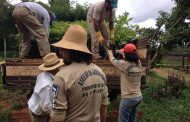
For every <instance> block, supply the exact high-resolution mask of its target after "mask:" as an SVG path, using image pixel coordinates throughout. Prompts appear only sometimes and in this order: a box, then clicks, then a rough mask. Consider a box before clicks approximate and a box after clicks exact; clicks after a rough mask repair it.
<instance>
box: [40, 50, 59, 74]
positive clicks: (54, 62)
mask: <svg viewBox="0 0 190 122" xmlns="http://www.w3.org/2000/svg"><path fill="white" fill-rule="evenodd" d="M43 61H44V63H43V64H42V65H40V66H39V67H38V68H39V69H40V70H43V71H49V70H54V69H56V68H58V67H59V66H61V65H63V59H59V58H58V57H57V55H56V54H55V53H48V54H47V55H46V56H45V57H43Z"/></svg>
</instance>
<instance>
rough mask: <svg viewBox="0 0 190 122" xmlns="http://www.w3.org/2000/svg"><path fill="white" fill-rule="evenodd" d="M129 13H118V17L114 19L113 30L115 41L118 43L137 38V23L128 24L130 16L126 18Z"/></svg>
mask: <svg viewBox="0 0 190 122" xmlns="http://www.w3.org/2000/svg"><path fill="white" fill-rule="evenodd" d="M128 15H129V13H127V12H125V13H124V14H123V15H119V16H118V18H116V19H115V20H114V24H115V27H114V30H115V41H117V43H118V44H120V45H122V44H126V43H129V42H131V41H132V40H135V39H137V38H139V36H138V35H137V31H138V30H139V26H138V25H129V21H131V20H132V18H128Z"/></svg>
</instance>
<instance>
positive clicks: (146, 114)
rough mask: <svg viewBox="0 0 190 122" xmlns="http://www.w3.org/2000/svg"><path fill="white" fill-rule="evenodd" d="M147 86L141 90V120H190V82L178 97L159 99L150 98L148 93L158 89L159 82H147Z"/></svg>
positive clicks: (153, 121)
mask: <svg viewBox="0 0 190 122" xmlns="http://www.w3.org/2000/svg"><path fill="white" fill-rule="evenodd" d="M147 85H148V86H149V88H147V89H144V90H142V93H143V100H142V102H141V104H140V106H139V109H140V110H141V111H142V113H143V119H142V121H145V122H146V121H150V122H171V121H175V122H176V121H181V122H182V121H184V122H185V121H190V115H189V113H190V104H189V99H190V94H189V92H190V84H188V87H187V88H186V89H185V90H184V91H183V92H182V94H181V96H180V99H177V98H175V97H169V96H168V97H167V99H166V98H161V99H160V100H159V101H158V100H155V99H152V98H151V97H150V93H152V92H153V91H154V92H156V91H158V90H159V86H161V85H162V83H160V82H147Z"/></svg>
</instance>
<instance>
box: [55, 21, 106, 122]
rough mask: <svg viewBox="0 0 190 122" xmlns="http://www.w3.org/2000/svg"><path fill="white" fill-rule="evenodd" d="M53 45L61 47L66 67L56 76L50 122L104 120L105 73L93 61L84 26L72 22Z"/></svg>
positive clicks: (91, 121) (98, 121) (92, 121)
mask: <svg viewBox="0 0 190 122" xmlns="http://www.w3.org/2000/svg"><path fill="white" fill-rule="evenodd" d="M52 45H53V46H55V47H59V48H60V54H61V56H62V57H63V59H64V63H65V64H66V67H64V69H62V70H61V71H59V72H58V73H57V74H56V76H55V79H54V84H53V94H54V96H53V97H54V100H53V101H54V103H53V105H52V111H51V118H52V119H51V122H55V121H62V122H63V121H64V122H100V120H101V122H104V121H105V120H106V113H107V104H108V97H107V96H108V88H107V86H106V76H105V74H104V72H103V71H102V70H101V69H100V68H99V67H98V66H97V65H95V64H94V63H92V53H91V52H90V51H89V50H88V48H87V33H86V31H85V29H84V28H83V27H81V26H80V25H71V26H70V27H69V29H68V30H67V31H66V33H65V35H64V36H63V38H62V40H61V41H59V42H57V43H55V44H52Z"/></svg>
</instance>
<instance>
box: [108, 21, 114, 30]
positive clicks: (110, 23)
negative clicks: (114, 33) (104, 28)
mask: <svg viewBox="0 0 190 122" xmlns="http://www.w3.org/2000/svg"><path fill="white" fill-rule="evenodd" d="M109 27H110V30H113V29H114V23H113V22H109Z"/></svg>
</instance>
